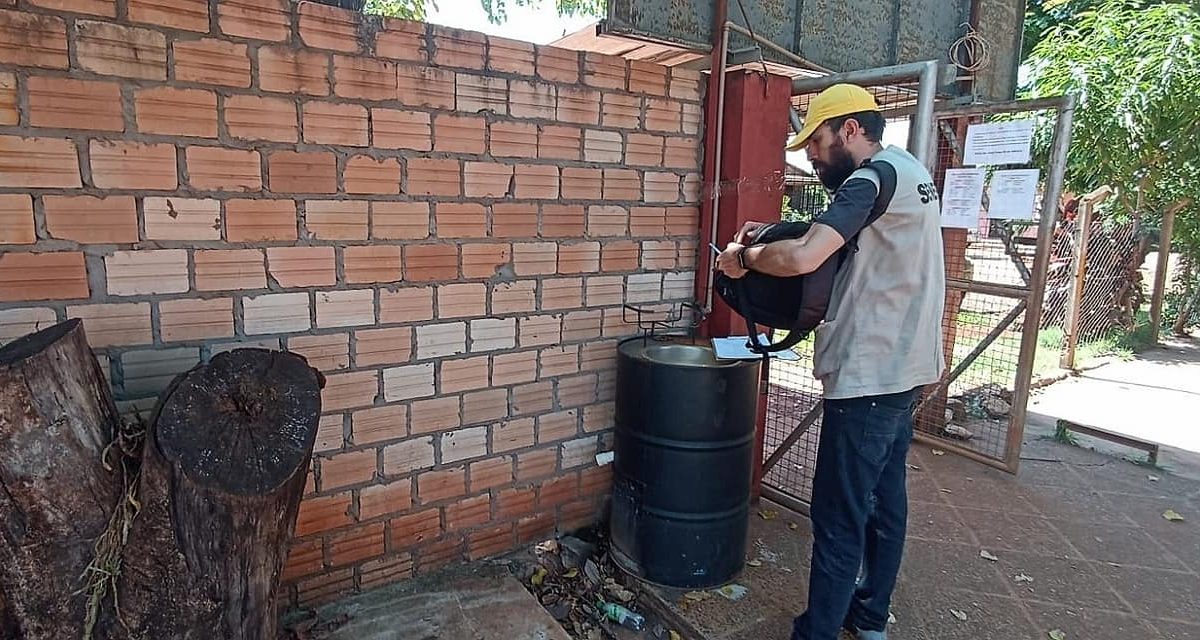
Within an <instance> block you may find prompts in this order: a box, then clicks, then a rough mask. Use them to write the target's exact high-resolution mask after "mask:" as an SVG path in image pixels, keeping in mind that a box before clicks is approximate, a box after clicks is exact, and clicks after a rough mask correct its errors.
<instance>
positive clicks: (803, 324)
mask: <svg viewBox="0 0 1200 640" xmlns="http://www.w3.org/2000/svg"><path fill="white" fill-rule="evenodd" d="M862 166H864V167H867V168H870V169H874V170H875V172H876V173H877V174H879V194H878V195H877V196H876V197H875V206H874V207H872V209H871V213H870V215H868V216H867V220H866V223H865V224H864V225H863V227H864V228H865V227H867V226H869V225H870V224H871V223H873V222H875V221H876V220H878V219H879V216H881V215H883V212H884V209H886V208H887V205H888V203H890V202H891V201H892V195H893V194H894V193H895V192H896V170H895V168H893V167H892V166H891V165H890V164H887V163H885V162H871V161H866V162H864V163H863V165H862ZM811 226H812V225H811V224H810V223H808V222H779V223H776V224H771V225H767V226H765V227H763V228H761V229H759V230H758V233H756V234H755V235H754V239H753V240H752V241H751V242H750V245H748V246H753V245H756V244H768V243H771V242H777V241H779V240H793V239H796V238H800V237H802V236H804V234H806V233H808V230H809V228H810V227H811ZM860 233H861V231H860ZM857 240H858V234H855V235H854V237H852V238H850V240H849V241H848V242H847V243H846V244H845V245H844V246H842V248H841V249H839V250H838V251H837V252H836V253H834V254H833V255H832V256H829V258H828V259H827V260H825V262H824V263H822V264H821V266H820V267H817V270H816V271H813V272H812V273H806V274H804V275H801V276H786V277H785V276H772V275H767V274H765V273H759V272H757V271H754V270H751V271H749V272H748V273H746V275H744V276H742V277H741V278H736V279H735V278H731V277H729V276H728V275H726V274H724V273H717V274H716V277H715V278H714V280H713V289H714V290H715V291H716V292H717V295H719V296H721V299H722V300H724V301H725V304H727V305H729V306H730V307H731V308H732V309H734V310H736V311H737V312H738V313H739V314H740V315H741V316H742V318H744V319H745V320H746V330H747V335H748V336H749V337H750V341H749V343H747V345H746V346H747V348H749V349H750V350H751V351H753V352H754V353H760V354H763V355H764V356H765V355H766V354H768V353H771V352H775V351H783V350H784V349H790V348H791V347H792V346H794V345H795V344H797V343H798V342H800V341H801V340H803V339H805V338H807V337H808V334H809V333H811V332H812V330H813V329H814V328H816V326H817V325H818V324H820V323H821V321H822V320H824V319H825V312H826V311H827V310H828V308H829V298H830V296H831V295H832V294H833V282H834V278H835V277H836V276H837V272H838V269H839V268H841V266H842V263H843V262H845V260H846V259H847V258H848V257H849V256H850V254H851V253H853V252H855V251H858V245H857ZM757 325H765V326H768V327H771V328H773V329H782V330H785V331H787V332H788V335H787V337H786V338H784V339H783V340H782V341H780V342H776V343H769V344H765V345H764V344H762V342H760V341H759V339H758V330H757Z"/></svg>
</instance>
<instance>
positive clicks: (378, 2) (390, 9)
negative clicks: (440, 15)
mask: <svg viewBox="0 0 1200 640" xmlns="http://www.w3.org/2000/svg"><path fill="white" fill-rule="evenodd" d="M429 4H430V5H432V6H433V8H435V9H436V8H437V4H436V3H434V2H430V3H429ZM425 7H426V3H425V0H367V4H366V6H364V7H363V13H368V14H371V15H378V16H387V17H389V18H404V19H406V20H424V19H425V15H426V14H425Z"/></svg>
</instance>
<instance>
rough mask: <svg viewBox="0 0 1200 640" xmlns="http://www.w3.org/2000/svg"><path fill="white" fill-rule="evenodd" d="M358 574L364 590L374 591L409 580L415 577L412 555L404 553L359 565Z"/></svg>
mask: <svg viewBox="0 0 1200 640" xmlns="http://www.w3.org/2000/svg"><path fill="white" fill-rule="evenodd" d="M358 572H359V585H360V586H361V587H362V588H363V589H374V588H375V587H382V586H384V585H388V584H392V583H394V582H398V581H400V580H407V579H408V578H411V577H412V575H413V559H412V555H411V554H408V553H402V554H400V555H398V556H388V557H384V558H381V559H379V560H371V561H368V562H364V563H362V564H361V565H359V567H358Z"/></svg>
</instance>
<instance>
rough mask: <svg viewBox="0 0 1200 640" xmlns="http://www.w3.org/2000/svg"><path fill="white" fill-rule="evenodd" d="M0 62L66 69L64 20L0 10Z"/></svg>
mask: <svg viewBox="0 0 1200 640" xmlns="http://www.w3.org/2000/svg"><path fill="white" fill-rule="evenodd" d="M106 9H107V8H106ZM0 63H3V64H11V65H15V66H20V67H43V68H47V69H66V68H67V64H68V61H67V26H66V23H64V22H63V19H62V18H57V17H53V16H42V15H34V14H31V13H24V12H19V11H6V10H0Z"/></svg>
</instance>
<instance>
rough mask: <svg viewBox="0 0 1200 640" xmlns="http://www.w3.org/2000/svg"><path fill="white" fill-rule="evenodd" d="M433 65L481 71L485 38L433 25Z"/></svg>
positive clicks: (485, 43) (484, 53) (484, 51)
mask: <svg viewBox="0 0 1200 640" xmlns="http://www.w3.org/2000/svg"><path fill="white" fill-rule="evenodd" d="M432 32H433V46H434V53H433V63H434V64H436V65H438V66H443V67H462V68H466V69H483V66H484V61H485V57H486V55H487V38H486V37H485V36H484V35H483V34H482V33H476V32H474V31H464V30H462V29H452V28H449V27H442V26H438V25H433V27H432Z"/></svg>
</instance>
